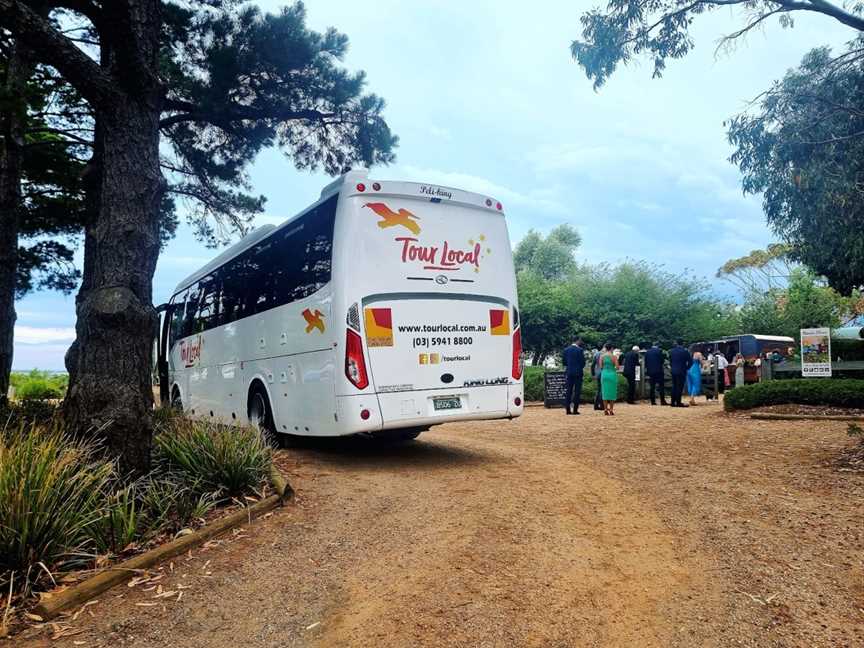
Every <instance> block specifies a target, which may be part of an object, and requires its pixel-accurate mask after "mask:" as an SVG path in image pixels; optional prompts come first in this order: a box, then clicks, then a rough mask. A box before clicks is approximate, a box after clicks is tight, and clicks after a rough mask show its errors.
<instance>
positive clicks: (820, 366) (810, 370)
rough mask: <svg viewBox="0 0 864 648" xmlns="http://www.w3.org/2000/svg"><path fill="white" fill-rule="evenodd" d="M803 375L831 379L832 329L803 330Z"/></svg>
mask: <svg viewBox="0 0 864 648" xmlns="http://www.w3.org/2000/svg"><path fill="white" fill-rule="evenodd" d="M801 375H802V376H803V377H804V378H830V377H831V329H829V328H811V329H801Z"/></svg>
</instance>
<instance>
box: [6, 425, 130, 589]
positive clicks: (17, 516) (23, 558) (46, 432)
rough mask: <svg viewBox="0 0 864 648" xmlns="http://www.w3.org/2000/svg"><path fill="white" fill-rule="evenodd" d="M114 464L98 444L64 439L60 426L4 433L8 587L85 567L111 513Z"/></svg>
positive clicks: (18, 429)
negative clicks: (101, 525)
mask: <svg viewBox="0 0 864 648" xmlns="http://www.w3.org/2000/svg"><path fill="white" fill-rule="evenodd" d="M114 477H115V472H114V465H113V463H112V462H110V461H107V460H105V459H102V458H100V453H99V448H98V446H96V445H95V444H93V443H90V442H86V441H75V440H70V439H67V438H65V437H64V435H63V433H62V431H61V430H60V428H59V427H58V426H56V425H55V426H52V427H50V428H38V427H31V428H27V427H25V426H23V425H21V426H19V427H18V428H16V429H13V430H12V431H11V432H6V433H4V435H3V440H2V444H0V520H2V523H0V573H2V576H3V577H2V578H0V581H2V582H3V584H4V585H5V584H7V583H8V581H9V580H10V579H11V578H12V573H13V572H14V573H15V574H17V578H18V588H21V589H23V590H25V591H26V590H29V588H30V586H31V585H32V584H33V583H35V582H37V581H39V580H40V579H42V578H43V577H45V576H47V575H48V573H49V572H50V571H53V570H55V569H62V568H64V567H69V566H70V565H71V564H73V563H76V562H80V558H81V555H82V554H84V553H86V552H88V551H90V550H91V549H92V548H93V547H94V545H93V542H92V540H93V534H94V531H95V530H96V529H97V528H98V526H99V523H100V520H101V519H102V517H103V516H104V512H105V499H104V496H105V491H106V488H107V487H108V486H109V485H110V484H111V482H112V480H113V479H114Z"/></svg>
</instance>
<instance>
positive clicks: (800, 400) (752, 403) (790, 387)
mask: <svg viewBox="0 0 864 648" xmlns="http://www.w3.org/2000/svg"><path fill="white" fill-rule="evenodd" d="M723 402H724V407H725V408H726V411H733V410H745V409H752V408H754V407H762V406H764V405H784V404H787V403H794V404H796V405H830V406H834V407H864V380H852V379H848V378H838V379H831V378H810V379H797V380H771V381H768V382H762V383H757V384H755V385H746V386H744V387H736V388H735V389H731V390H729V391H727V392H726V397H725V399H724V401H723Z"/></svg>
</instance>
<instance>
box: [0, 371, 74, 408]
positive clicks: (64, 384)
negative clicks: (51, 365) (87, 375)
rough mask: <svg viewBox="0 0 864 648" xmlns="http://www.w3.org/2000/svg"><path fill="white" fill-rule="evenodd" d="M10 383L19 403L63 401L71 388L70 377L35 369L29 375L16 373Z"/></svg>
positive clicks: (12, 375)
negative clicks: (50, 400) (67, 390)
mask: <svg viewBox="0 0 864 648" xmlns="http://www.w3.org/2000/svg"><path fill="white" fill-rule="evenodd" d="M9 381H10V383H11V385H12V387H14V389H15V398H16V399H17V400H19V401H26V400H49V399H61V398H63V396H65V395H66V389H67V388H68V387H69V375H68V374H65V373H62V374H57V373H51V372H50V371H40V370H39V369H33V370H31V371H29V372H27V373H19V372H14V373H12V374H11V375H10V377H9Z"/></svg>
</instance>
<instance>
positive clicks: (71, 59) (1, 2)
mask: <svg viewBox="0 0 864 648" xmlns="http://www.w3.org/2000/svg"><path fill="white" fill-rule="evenodd" d="M0 25H2V26H3V27H5V28H6V29H8V30H9V31H10V32H12V34H13V35H14V36H15V37H16V38H18V39H20V40H21V42H23V43H24V44H26V45H27V46H28V47H29V48H30V49H31V50H32V51H33V52H34V53H35V54H36V56H37V57H38V59H39V61H40V62H42V63H46V64H48V65H50V66H52V67H54V68H55V69H57V71H59V72H60V74H62V75H63V77H64V78H65V79H66V80H67V81H68V82H69V83H70V84H71V85H72V86H74V87H75V88H76V89H77V90H78V92H80V93H81V94H82V95H83V96H84V98H85V99H87V100H88V101H89V102H90V103H91V104H92V105H107V104H110V102H111V99H112V98H113V97H115V96H116V90H115V89H114V84H113V81H112V79H111V77H110V76H108V75H107V74H105V72H103V71H102V69H101V68H100V67H99V65H98V64H97V63H96V62H95V61H93V59H91V58H90V57H88V56H87V55H86V54H85V53H84V52H82V51H81V50H80V49H78V48H77V47H76V46H75V44H74V43H73V42H72V41H71V40H69V39H68V38H67V37H65V36H63V35H62V34H60V33H59V32H58V31H57V30H56V29H55V28H54V26H53V25H52V24H51V23H50V22H49V21H48V20H46V19H45V18H42V17H41V16H40V15H39V14H37V13H36V12H35V11H33V10H32V9H30V7H28V6H27V5H26V4H25V3H24V2H21V0H0Z"/></svg>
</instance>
